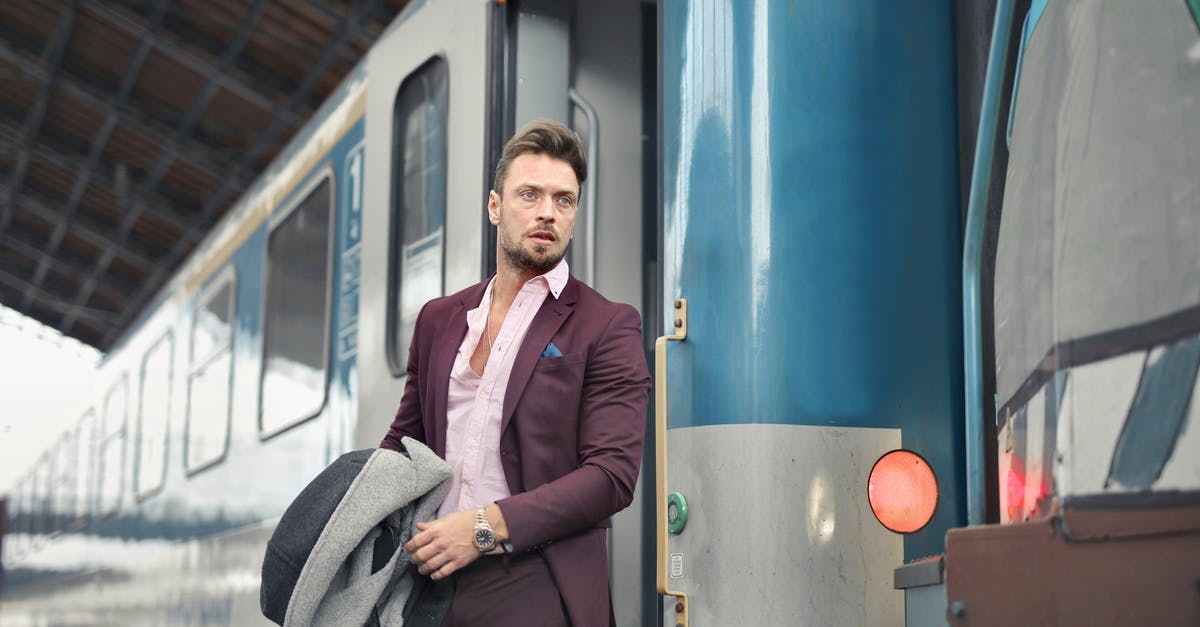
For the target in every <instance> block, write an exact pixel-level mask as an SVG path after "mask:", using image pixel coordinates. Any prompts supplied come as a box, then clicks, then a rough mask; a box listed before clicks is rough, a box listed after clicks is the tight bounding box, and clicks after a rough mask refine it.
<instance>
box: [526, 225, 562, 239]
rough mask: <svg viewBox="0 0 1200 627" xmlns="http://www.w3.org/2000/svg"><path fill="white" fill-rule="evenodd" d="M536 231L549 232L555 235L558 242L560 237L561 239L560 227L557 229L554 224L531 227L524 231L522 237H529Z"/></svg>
mask: <svg viewBox="0 0 1200 627" xmlns="http://www.w3.org/2000/svg"><path fill="white" fill-rule="evenodd" d="M534 233H549V234H550V235H552V236H554V241H556V242H557V241H558V240H559V239H561V238H560V237H559V235H558V229H555V228H554V227H552V226H539V227H535V228H532V229H529V230H528V231H525V232H524V233H522V234H521V237H529V236H530V235H533V234H534Z"/></svg>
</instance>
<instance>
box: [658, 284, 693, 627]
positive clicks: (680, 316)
mask: <svg viewBox="0 0 1200 627" xmlns="http://www.w3.org/2000/svg"><path fill="white" fill-rule="evenodd" d="M673 328H674V329H675V333H673V334H671V335H663V336H661V337H659V338H658V339H657V340H655V342H654V479H655V481H654V500H655V507H654V517H655V538H656V540H655V543H656V545H657V546H656V549H657V551H656V552H657V559H656V560H655V561H656V562H657V566H656V569H657V579H658V593H659V594H662V595H666V596H673V597H675V625H676V627H688V598H687V594H686V593H684V592H679V591H677V590H671V588H670V586H669V582H668V576H667V560H668V555H667V524H668V523H667V343H668V342H670V341H672V340H674V341H682V340H684V339H687V299H685V298H680V299H678V300H676V301H675V323H674V327H673Z"/></svg>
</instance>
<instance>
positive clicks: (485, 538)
mask: <svg viewBox="0 0 1200 627" xmlns="http://www.w3.org/2000/svg"><path fill="white" fill-rule="evenodd" d="M475 548H477V549H479V552H480V553H487V552H488V551H491V550H492V549H494V548H496V530H495V529H492V524H491V523H490V522H488V517H487V509H486V508H483V507H480V508H479V509H477V510H475Z"/></svg>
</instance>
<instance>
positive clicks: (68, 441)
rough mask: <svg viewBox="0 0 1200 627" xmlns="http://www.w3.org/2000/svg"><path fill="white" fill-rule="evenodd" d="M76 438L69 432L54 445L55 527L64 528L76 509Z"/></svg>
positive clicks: (53, 487)
mask: <svg viewBox="0 0 1200 627" xmlns="http://www.w3.org/2000/svg"><path fill="white" fill-rule="evenodd" d="M74 454H75V438H74V434H72V433H67V434H66V435H65V436H63V438H62V439H61V440H59V442H58V445H57V446H55V447H54V470H53V472H54V475H53V479H52V483H53V485H52V487H51V493H52V495H53V499H54V504H53V506H52V508H53V510H54V528H55V529H60V530H61V529H64V528H65V527H66V526H67V521H69V520H71V518H72V516H71V514H73V513H74V509H75V482H74V476H75V459H74Z"/></svg>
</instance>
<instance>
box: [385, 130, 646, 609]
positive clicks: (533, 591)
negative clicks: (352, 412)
mask: <svg viewBox="0 0 1200 627" xmlns="http://www.w3.org/2000/svg"><path fill="white" fill-rule="evenodd" d="M586 177H587V164H586V163H585V159H584V156H583V151H582V149H581V147H580V145H579V140H578V138H577V136H576V135H575V134H574V133H573V132H572V131H571V130H569V129H567V128H566V127H564V126H563V125H561V124H558V123H556V122H548V121H539V122H535V123H533V124H530V125H528V126H526V127H525V128H523V129H522V130H521V131H520V132H518V134H517V135H516V136H515V137H513V138H512V139H511V140H509V142H508V144H506V145H505V147H504V151H503V153H502V154H501V158H500V163H499V164H498V165H497V167H496V174H495V179H494V185H493V189H492V191H491V192H490V193H489V194H488V205H487V210H488V217H489V219H490V220H491V222H492V224H494V225H496V227H497V234H496V237H497V252H496V274H495V275H494V276H493V277H492V278H491V279H489V280H487V281H484V282H482V283H479V284H477V285H474V286H472V287H469V288H467V289H465V290H463V291H461V292H459V293H457V294H454V295H451V296H446V297H443V298H438V299H434V300H432V301H430V302H429V303H428V304H426V305H425V307H424V308H423V309H422V311H421V313H420V315H419V316H418V318H417V323H416V328H415V330H414V332H413V341H412V344H411V349H410V351H409V359H408V378H407V380H406V381H405V384H404V396H403V399H402V400H401V401H400V408H399V409H398V410H397V412H396V419H395V421H394V422H393V423H392V426H391V428H390V430H389V431H388V434H387V436H386V437H385V438H384V440H383V443H382V444H381V446H382V447H384V448H391V449H395V450H402V447H401V445H400V439H401V438H402V437H404V436H411V437H413V438H415V439H417V440H420V441H422V442H424V443H426V444H428V445H429V446H430V448H432V449H433V450H434V451H435V452H436V453H438V454H439V455H441V456H443V457H444V458H445V459H446V461H447V462H449V463H450V465H451V466H452V467H453V468H454V477H453V479H452V480H451V481H452V483H451V486H450V493H449V495H448V496H447V497H446V499H445V501H444V502H443V503H442V506H441V509H440V510H439V511H438V518H437V519H436V520H433V521H430V522H428V523H418V525H417V529H418V530H419V533H418V534H417V535H416V536H415V537H414V538H413V539H412V540H411V541H410V542H409V543H408V544H406V545H405V547H404V549H405V552H407V553H408V554H409V556H410V559H411V561H412V562H413V564H415V565H417V566H418V570H419V571H420V572H421V573H424V574H428V575H430V576H431V577H433V578H434V579H442V578H445V577H448V576H453V577H454V580H455V593H454V594H455V600H454V605H453V607H452V608H451V611H450V616H449V618H448V619H447V621H446V625H447V627H473V626H476V625H479V626H484V625H486V626H488V627H506V626H512V627H518V626H519V627H529V626H539V627H540V626H559V625H572V626H574V627H591V626H600V625H609V624H612V622H613V619H612V601H611V598H610V594H609V584H608V575H607V573H608V557H607V533H606V529H607V528H608V527H609V526H610V521H609V517H610V516H611V515H612V514H614V513H616V512H617V511H620V510H621V509H623V508H624V507H626V506H627V505H628V504H629V502H630V501H631V500H632V498H633V490H634V485H635V484H636V482H637V476H638V470H639V465H640V461H641V455H642V434H643V428H644V421H645V411H646V401H647V391H648V389H649V387H650V377H649V374H648V370H647V368H646V361H645V356H644V354H643V352H642V334H641V319H640V317H639V315H638V313H637V311H636V310H634V308H633V307H630V306H629V305H624V304H618V303H613V302H610V301H608V300H607V299H605V298H604V297H603V296H601V295H600V294H599V293H597V292H596V291H595V290H593V289H591V288H590V287H588V286H586V285H584V284H582V283H580V282H579V281H577V280H576V279H575V278H574V277H572V276H570V273H569V270H568V268H567V263H566V262H565V261H564V260H563V255H564V254H565V252H566V248H567V244H568V243H569V242H570V240H571V237H572V236H573V234H574V227H575V218H576V212H577V211H578V205H579V192H580V185H582V183H583V181H584V180H585V178H586Z"/></svg>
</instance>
